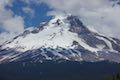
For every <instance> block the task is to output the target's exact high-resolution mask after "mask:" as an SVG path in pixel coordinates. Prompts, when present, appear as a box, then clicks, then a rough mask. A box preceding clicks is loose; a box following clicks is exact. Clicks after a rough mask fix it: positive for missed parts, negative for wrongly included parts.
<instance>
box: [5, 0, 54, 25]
mask: <svg viewBox="0 0 120 80" xmlns="http://www.w3.org/2000/svg"><path fill="white" fill-rule="evenodd" d="M24 7H29V8H31V9H32V10H34V16H33V17H31V16H32V15H30V14H29V13H25V12H24V11H23V10H22V9H23V8H24ZM7 8H8V9H11V10H12V11H13V12H14V14H15V15H19V16H22V17H24V21H25V27H31V26H32V27H37V26H39V24H40V23H41V22H44V21H49V20H50V19H51V18H52V16H47V12H48V11H51V10H52V9H50V8H49V7H48V6H47V5H46V4H44V3H41V4H35V3H31V4H27V3H25V2H22V1H20V0H16V1H14V2H13V6H12V7H7Z"/></svg>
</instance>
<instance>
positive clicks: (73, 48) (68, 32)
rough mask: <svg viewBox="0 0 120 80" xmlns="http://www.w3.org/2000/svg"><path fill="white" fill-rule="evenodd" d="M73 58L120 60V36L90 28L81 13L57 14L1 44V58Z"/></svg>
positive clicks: (81, 59)
mask: <svg viewBox="0 0 120 80" xmlns="http://www.w3.org/2000/svg"><path fill="white" fill-rule="evenodd" d="M59 59H64V60H73V61H90V62H91V61H92V62H94V61H101V60H109V61H114V62H120V40H119V39H116V38H110V37H106V36H104V35H101V34H99V33H97V32H93V31H91V29H88V28H87V27H86V26H85V25H84V24H83V23H82V22H81V21H80V19H79V18H78V17H77V16H72V15H68V16H56V17H55V18H53V19H52V20H51V21H49V22H47V23H43V24H42V25H41V26H40V27H38V28H35V29H33V30H26V31H24V33H23V34H20V35H18V36H17V37H15V38H14V39H13V40H12V41H10V42H8V43H5V44H4V45H2V46H1V47H0V62H1V63H2V62H11V61H25V60H28V61H33V62H34V61H41V60H59Z"/></svg>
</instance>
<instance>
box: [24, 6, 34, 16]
mask: <svg viewBox="0 0 120 80" xmlns="http://www.w3.org/2000/svg"><path fill="white" fill-rule="evenodd" d="M22 10H23V12H24V13H26V14H28V15H29V16H31V17H34V16H35V11H34V10H33V9H31V8H30V7H23V9H22Z"/></svg>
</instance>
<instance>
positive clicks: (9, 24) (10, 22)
mask: <svg viewBox="0 0 120 80" xmlns="http://www.w3.org/2000/svg"><path fill="white" fill-rule="evenodd" d="M3 26H4V28H5V30H6V31H9V32H14V33H21V32H23V31H24V20H23V18H22V17H20V16H15V17H13V18H11V19H7V20H5V21H4V22H3Z"/></svg>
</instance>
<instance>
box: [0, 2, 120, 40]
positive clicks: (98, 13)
mask: <svg viewBox="0 0 120 80" xmlns="http://www.w3.org/2000/svg"><path fill="white" fill-rule="evenodd" d="M13 1H15V0H0V29H3V30H6V31H7V32H11V34H14V33H16V32H18V33H20V32H22V31H24V27H25V25H24V19H23V17H22V16H19V15H16V14H14V13H13V11H11V10H7V9H6V8H5V6H6V5H9V6H12V2H13ZM20 1H23V2H24V3H27V4H28V5H30V4H32V3H34V5H41V3H44V4H46V5H47V6H48V7H49V8H51V9H52V11H48V14H50V15H56V13H57V14H65V13H70V14H73V15H77V16H79V17H80V19H81V20H82V21H83V23H84V24H85V25H86V26H88V27H89V28H94V29H96V30H97V31H99V32H100V33H103V34H106V35H108V36H114V37H117V38H120V36H119V34H120V22H119V21H120V15H119V14H120V5H118V4H116V3H117V1H119V0H20ZM23 11H24V12H25V13H30V14H32V15H34V14H35V12H34V10H31V9H30V8H29V7H26V8H23ZM15 15H16V16H15ZM34 16H35V15H34ZM16 23H17V25H16ZM10 25H11V26H10ZM18 25H19V26H18ZM18 29H19V30H18ZM3 35H5V33H4V34H3V33H2V34H0V39H1V37H2V36H3Z"/></svg>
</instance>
